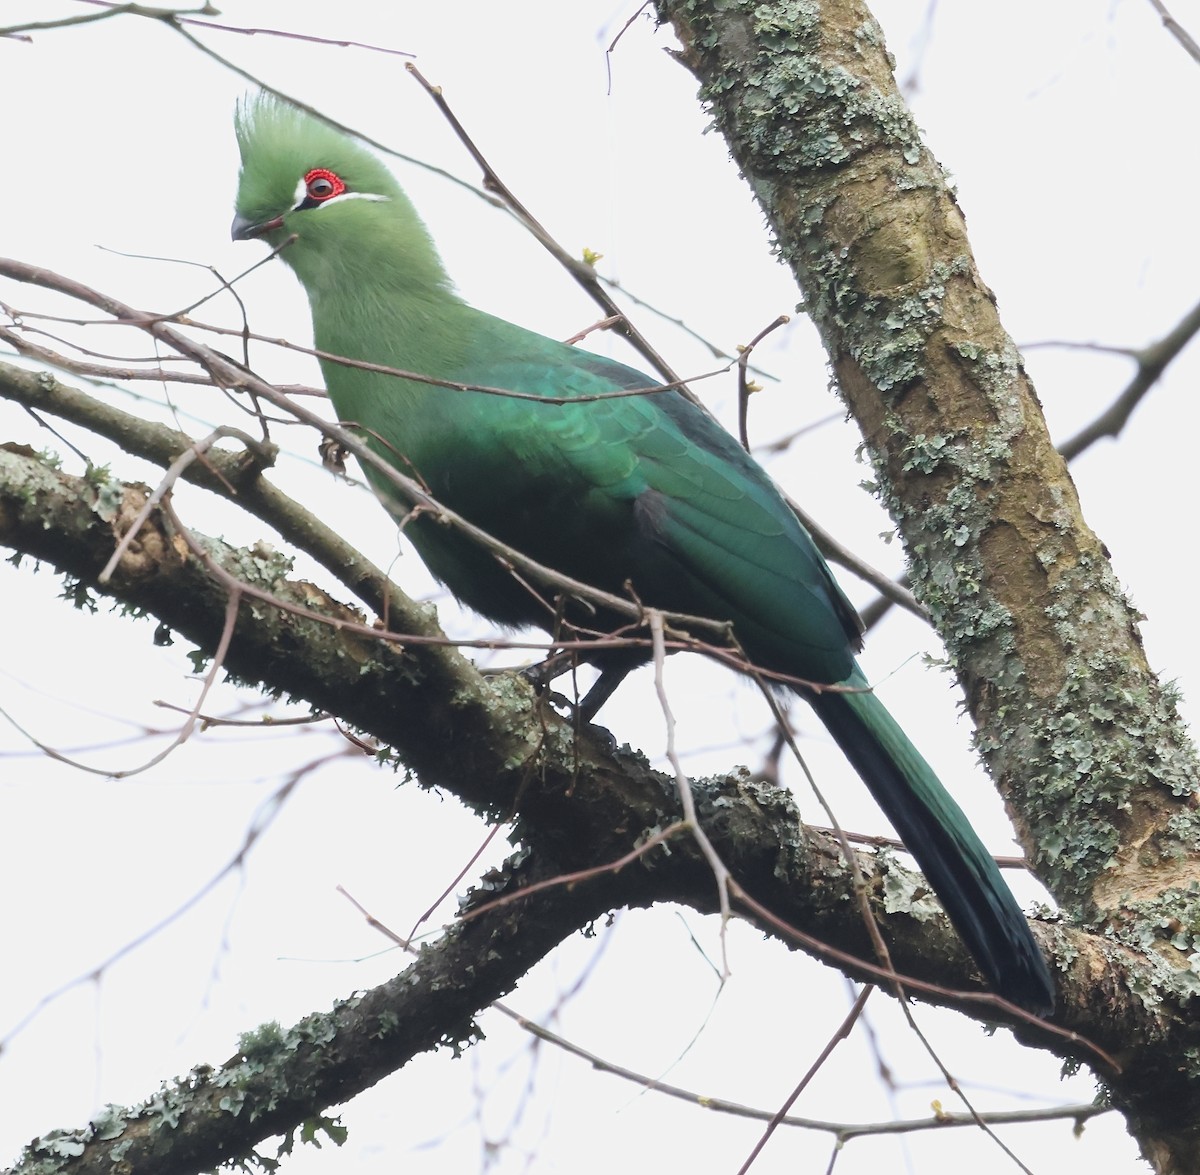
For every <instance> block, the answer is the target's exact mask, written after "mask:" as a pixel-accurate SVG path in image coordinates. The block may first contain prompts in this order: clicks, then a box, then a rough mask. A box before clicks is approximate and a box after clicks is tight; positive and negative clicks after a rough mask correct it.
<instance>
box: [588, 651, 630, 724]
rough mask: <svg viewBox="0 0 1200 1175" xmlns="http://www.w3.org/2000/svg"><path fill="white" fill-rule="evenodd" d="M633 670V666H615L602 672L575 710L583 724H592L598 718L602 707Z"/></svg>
mask: <svg viewBox="0 0 1200 1175" xmlns="http://www.w3.org/2000/svg"><path fill="white" fill-rule="evenodd" d="M631 668H632V666H629V665H623V666H621V667H620V668H617V667H615V666H614V667H612V668H610V669H602V670H601V671H600V676H599V677H598V678H596V680H595V681H594V682H593V683H592V688H591V689H590V690H588V692H587V693H586V694H584V696H583V701H582V702H580V703H579V705H578V706H577V707H576V709H575V712H576V714H578V715H579V719H580V721H581V722H591V721H592V719H593V718H595V717H596V714H597V713H598V712H599V710H600V707H601V706H603V705H604V703H605V702H607V701H608V699H609V698H611V697H612V696H613V693H614V692H615V691H616V688H617V686H619V685H620V684H621V682H623V681H624V680H625V678H626V676H627V675H628V673H629V670H630V669H631Z"/></svg>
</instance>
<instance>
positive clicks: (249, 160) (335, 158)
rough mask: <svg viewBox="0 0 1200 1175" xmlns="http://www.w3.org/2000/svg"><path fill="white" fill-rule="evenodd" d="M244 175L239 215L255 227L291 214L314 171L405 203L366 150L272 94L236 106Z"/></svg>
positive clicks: (382, 169) (250, 99) (385, 171)
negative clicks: (330, 173)
mask: <svg viewBox="0 0 1200 1175" xmlns="http://www.w3.org/2000/svg"><path fill="white" fill-rule="evenodd" d="M234 125H235V128H236V131H237V142H238V149H239V151H240V152H241V156H242V170H241V175H240V177H239V180H238V194H237V210H238V213H239V215H241V216H244V217H246V218H248V219H250V220H254V221H265V220H269V219H270V218H271V217H274V216H280V215H282V214H284V213H286V212H289V211H291V210H292V209H293V208H294V207H295V205H296V189H297V185H298V184H299V183H300V182H301V180H302V179H303V178H304V176H305V175H306V174H307V173H308V172H309V171H311V170H312V169H313V168H314V167H325V168H329V169H330V170H331V171H335V172H337V173H338V174H339V175H340V176H342V178H343V179H344V180H345V181H346V183H347V185H348V186H349V187H350V188H351V189H352V190H354V191H357V192H370V193H373V194H375V195H379V196H386V197H387V198H388V199H397V198H399V199H403V196H402V194H401V192H400V188H399V185H398V184H397V183H396V181H395V180H394V179H393V178H392V175H391V173H390V172H389V171H388V169H387V168H386V167H384V166H383V164H382V163H380V162H379V160H378V159H376V158H375V156H374V155H372V154H371V153H370V152H369V151H367V150H366V149H365V148H364V147H360V146H359V145H358V144H357V143H355V142H354V141H353V140H351V139H349V138H347V137H346V135H344V134H343V133H342V132H341V131H337V130H334V128H333V127H331V126H329V125H328V124H327V123H324V122H321V121H320V119H317V118H314V117H313V116H312V115H310V114H308V113H306V112H305V111H303V110H301V109H299V108H298V107H296V106H292V105H291V104H290V103H287V102H284V101H282V100H280V99H278V98H274V97H272V96H271V95H268V94H258V95H255V96H253V97H250V98H247V99H244V100H243V101H241V102H239V103H238V107H237V113H236V115H235V119H234Z"/></svg>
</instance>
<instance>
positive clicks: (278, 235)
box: [231, 95, 440, 294]
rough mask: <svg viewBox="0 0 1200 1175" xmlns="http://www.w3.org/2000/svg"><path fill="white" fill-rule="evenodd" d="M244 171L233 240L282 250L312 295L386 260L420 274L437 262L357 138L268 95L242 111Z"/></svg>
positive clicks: (400, 196) (387, 176) (407, 208)
mask: <svg viewBox="0 0 1200 1175" xmlns="http://www.w3.org/2000/svg"><path fill="white" fill-rule="evenodd" d="M235 125H236V129H237V140H238V147H239V149H240V151H241V156H242V169H241V174H240V176H239V178H238V192H237V203H236V215H235V216H234V219H233V225H232V228H231V232H232V235H233V239H234V240H237V241H244V240H250V239H253V238H261V239H262V240H264V241H266V242H267V243H268V244H269V245H272V246H275V247H279V246H283V250H282V254H281V255H282V257H283V259H284V260H285V261H286V262H288V264H289V265H291V266H292V267H293V268H294V269H295V270H296V272H297V274H298V275H299V277H300V279H301V280H302V281H303V282H304V284H305V285H306V286H308V288H309V292H310V294H313V293H316V292H317V290H318V289H319V288H320V287H321V286H322V285H323V284H324V279H326V278H327V277H328V276H330V275H331V274H334V273H340V272H353V271H355V270H358V269H361V268H363V267H366V266H370V265H372V264H376V265H377V264H379V262H380V260H381V258H382V257H384V256H386V257H388V258H389V259H390V260H394V261H396V262H399V263H400V264H401V265H403V266H404V267H405V268H410V267H413V268H416V269H417V270H420V269H422V268H424V267H423V265H422V264H421V262H423V261H427V260H428V259H430V258H432V259H433V260H434V264H435V265H436V266H437V267H438V268H439V269H440V265H438V263H437V262H436V255H435V254H433V250H432V245H431V244H430V242H429V237H428V234H427V233H426V231H425V226H424V225H423V224H422V223H421V221H420V220H419V218H418V217H417V215H416V212H415V211H414V210H413V208H412V205H411V204H410V203H409V201H408V198H407V197H406V196H405V195H404V193H403V191H401V189H400V186H399V185H398V184H397V183H396V181H395V179H393V177H392V175H391V173H390V172H389V171H388V170H387V168H386V167H384V166H383V164H382V163H381V162H380V161H379V160H378V159H376V158H375V156H374V155H372V154H371V153H370V152H369V151H367V150H366V149H365V148H363V147H362V146H360V145H359V144H358V143H357V142H355V141H354V140H353V139H351V138H349V137H348V136H347V135H344V134H342V133H341V132H340V131H337V130H335V129H334V128H333V127H331V126H329V125H328V124H327V123H324V122H322V121H320V120H319V119H317V118H314V117H313V116H312V115H310V114H307V113H306V112H305V111H302V110H300V109H299V108H297V107H295V106H292V105H290V104H289V103H287V102H283V101H280V100H278V99H275V98H272V97H270V96H268V95H258V96H256V97H253V98H249V99H247V100H246V101H244V102H242V103H240V104H239V105H238V109H237V114H236V118H235Z"/></svg>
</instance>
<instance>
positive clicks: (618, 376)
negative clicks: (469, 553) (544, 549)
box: [459, 323, 858, 682]
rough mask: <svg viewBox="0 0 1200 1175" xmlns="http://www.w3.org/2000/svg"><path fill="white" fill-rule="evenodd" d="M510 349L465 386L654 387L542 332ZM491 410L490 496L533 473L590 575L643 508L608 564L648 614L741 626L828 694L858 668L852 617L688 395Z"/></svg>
mask: <svg viewBox="0 0 1200 1175" xmlns="http://www.w3.org/2000/svg"><path fill="white" fill-rule="evenodd" d="M502 325H503V326H505V327H508V328H509V330H510V331H511V330H518V331H519V328H512V327H511V326H509V324H507V323H505V324H502ZM505 339H506V340H507V342H508V343H509V345H508V346H504V345H501V344H498V341H497V340H495V339H492V340H489V341H488V345H486V346H484V345H483V344H481V349H480V350H479V351H476V354H477V355H478V356H479V357H478V359H477V361H476V362H475V363H473V364H469V365H468V367H467V368H466V369H465V370H464V371H462V372H460V373H459V376H460V377H461V378H464V379H469V380H470V381H471V382H476V383H480V384H487V385H490V386H493V387H504V388H511V389H514V390H517V391H523V392H527V393H531V394H534V395H538V396H545V397H552V398H555V399H559V398H564V397H566V398H569V399H571V400H579V398H580V397H592V396H596V395H603V394H604V393H606V392H607V393H611V392H613V391H618V390H622V389H637V388H646V387H653V386H654V381H653V380H651V379H650V378H649V377H647V376H645V375H643V374H642V373H640V372H638V371H635V370H634V369H632V368H629V367H626V366H625V365H623V364H620V363H617V362H615V361H613V360H610V359H606V358H604V357H602V356H598V355H595V354H593V353H591V352H588V351H583V350H580V349H577V348H573V347H566V346H564V345H562V344H558V343H553V342H552V341H551V340H548V339H544V338H542V337H541V336H538V335H527V334H526V333H525V332H523V331H519V334H518V335H517V336H516V337H510V336H507V335H506V336H505ZM487 399H488V402H487V404H486V406H485V415H486V417H487V425H486V428H484V429H483V431H484V432H485V433H486V437H487V448H488V450H489V454H490V460H491V461H492V462H493V463H495V464H493V477H492V479H491V480H492V487H493V494H495V492H496V491H495V483H496V480H498V479H502V477H503V473H502V467H503V466H505V465H507V464H508V463H510V462H511V463H516V464H517V465H519V467H520V468H521V471H522V479H521V480H522V481H524V480H525V478H526V477H527V476H528V475H529V473H530V471H531V470H532V471H536V473H537V476H536V477H535V478H534V480H535V481H536V482H539V483H540V489H539V490H538V491H536V492H538V493H540V494H542V495H543V498H544V497H547V496H554V495H559V496H560V497H561V498H562V500H563V502H564V503H565V504H564V507H563V511H562V514H563V515H564V516H563V517H560V518H558V519H557V520H556V522H555V523H554V525H555V526H556V528H559V530H560V533H559V534H558V536H557V540H556V541H557V543H558V549H559V550H562V549H563V548H564V547H567V546H575V547H577V548H578V549H579V550H580V552H581V554H580V565H579V566H578V567H577V568H575V570H576V571H578V572H579V573H580V576H581V578H586V577H587V576H586V575H585V574H583V573H584V572H586V571H588V570H589V565H590V564H591V562H592V560H591V559H589V558H588V557H587V555H586V553H585V548H586V546H587V544H588V543H589V540H590V541H591V542H592V543H596V542H610V541H612V542H615V541H617V540H615V539H609V538H608V536H607V534H606V533H605V531H604V519H605V518H608V517H610V516H611V514H612V512H614V511H619V510H624V511H626V513H625V514H624V518H625V519H628V513H627V511H628V509H629V506H630V504H632V507H633V516H634V519H635V521H636V526H635V527H634V528H633V529H634V532H635V533H634V537H633V540H632V542H631V543H630V545H629V546H628V548H627V550H626V551H624V552H611V554H612V555H613V556H614V557H613V560H612V561H613V563H614V564H616V565H618V566H620V565H621V564H622V563H624V564H625V567H624V569H623V570H622V571H621V574H622V575H629V574H632V576H633V579H634V585H633V586H634V590H635V591H637V592H638V593H639V594H641V596H642V598H643V600H644V602H646V603H647V604H652V605H655V606H658V607H663V608H666V609H668V610H674V611H686V612H693V613H697V614H701V615H710V616H714V617H716V618H719V619H728V620H731V621H733V623H734V627H735V632H736V633H737V635H738V637H739V639H740V640H741V642H742V643H743V645H744V646H745V648H746V649H747V651H748V652H749V653H750V655H751V658H752V659H753V660H755V661H757V662H760V663H762V664H765V665H767V666H768V667H770V668H772V669H776V670H779V671H781V672H785V673H791V674H794V675H796V676H799V677H802V678H806V679H809V680H816V681H822V682H832V681H838V680H841V679H842V678H843V677H845V676H846V675H847V674H848V673H849V672H850V671H851V668H852V666H853V648H854V647H855V646H856V643H857V639H858V627H857V617H856V616H855V614H854V610H853V608H852V606H851V605H850V604H849V602H848V601H847V600H846V599H845V597H844V596H843V594H842V592H841V589H840V588H839V587H838V585H837V583H836V582H835V581H834V579H833V577H832V575H831V573H830V571H829V569H828V567H827V566H826V564H825V561H824V559H823V558H822V557H821V555H820V553H819V552H818V551H817V549H816V547H815V545H814V544H813V542H812V539H811V538H810V536H809V535H808V533H807V531H805V530H804V528H803V526H802V525H801V524H800V522H799V520H798V519H797V518H796V516H795V514H794V513H793V512H792V510H791V509H790V508H789V507H788V506H787V504H786V503H785V502H784V501H783V499H782V498H781V497H780V495H779V493H778V491H777V490H776V489H775V487H774V486H773V485H772V483H771V482H770V480H769V478H768V477H767V476H766V474H765V473H764V472H763V470H762V469H761V468H760V467H759V466H758V465H757V463H755V462H754V461H753V460H752V459H751V458H750V457H749V455H748V454H747V453H746V452H745V451H744V450H743V449H742V448H741V447H740V446H739V445H738V444H737V442H736V441H734V440H733V438H732V437H731V436H730V435H729V434H728V433H727V432H725V430H724V429H722V428H721V427H720V426H719V425H718V424H717V423H716V422H715V421H714V420H713V419H712V418H711V417H709V416H708V415H707V414H706V413H705V412H704V411H703V410H701V409H700V408H698V407H696V406H695V405H694V404H692V403H690V402H689V401H688V400H686V399H685V398H684V397H683V396H682V395H681V394H680V393H678V392H676V391H666V392H656V393H648V394H646V395H634V396H623V397H613V398H603V399H599V400H584V401H583V402H577V403H566V404H544V403H535V402H530V401H522V400H513V399H506V398H503V397H488V398H487ZM539 508H540V509H542V510H544V508H545V501H544V500H542V501H540V502H539ZM572 512H573V513H572ZM568 513H571V514H572V517H573V518H576V519H577V520H578V522H579V523H580V526H579V527H574V526H572V522H571V519H570V518H568V517H566V515H567V514H568ZM500 524H501V525H502V524H503V520H502V519H501V520H500ZM485 525H486V524H485ZM625 526H626V529H628V523H627V522H626V523H625ZM589 529H590V531H591V533H590V534H589V533H588V531H589ZM563 531H565V533H566V534H567V535H568V536H569V539H568V540H567V541H564V539H563V533H561V532H563ZM560 565H561V560H560ZM561 569H562V570H571V569H570V568H567V567H565V566H562V567H561ZM592 582H597V580H596V579H595V578H593V579H592ZM607 586H609V587H610V588H613V589H614V590H619V586H618V585H617V584H611V583H610V584H608V585H607Z"/></svg>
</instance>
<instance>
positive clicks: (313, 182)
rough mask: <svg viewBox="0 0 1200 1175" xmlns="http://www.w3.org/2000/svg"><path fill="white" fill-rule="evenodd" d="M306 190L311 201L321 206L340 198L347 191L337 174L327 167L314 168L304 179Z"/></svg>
mask: <svg viewBox="0 0 1200 1175" xmlns="http://www.w3.org/2000/svg"><path fill="white" fill-rule="evenodd" d="M304 190H305V192H306V193H307V195H308V198H309V199H310V200H313V201H315V202H316V203H318V204H321V203H323V202H324V201H326V200H332V199H333V198H334V196H340V195H341V194H342V193H343V192H344V191H345V190H346V184H345V181H344V180H343V179H342V177H341V176H339V175H338V174H337V173H336V172H332V171H330V170H329V169H328V168H326V167H314V168H313V169H312V171H310V172H309V173H308V174H307V175H306V176H305V177H304Z"/></svg>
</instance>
